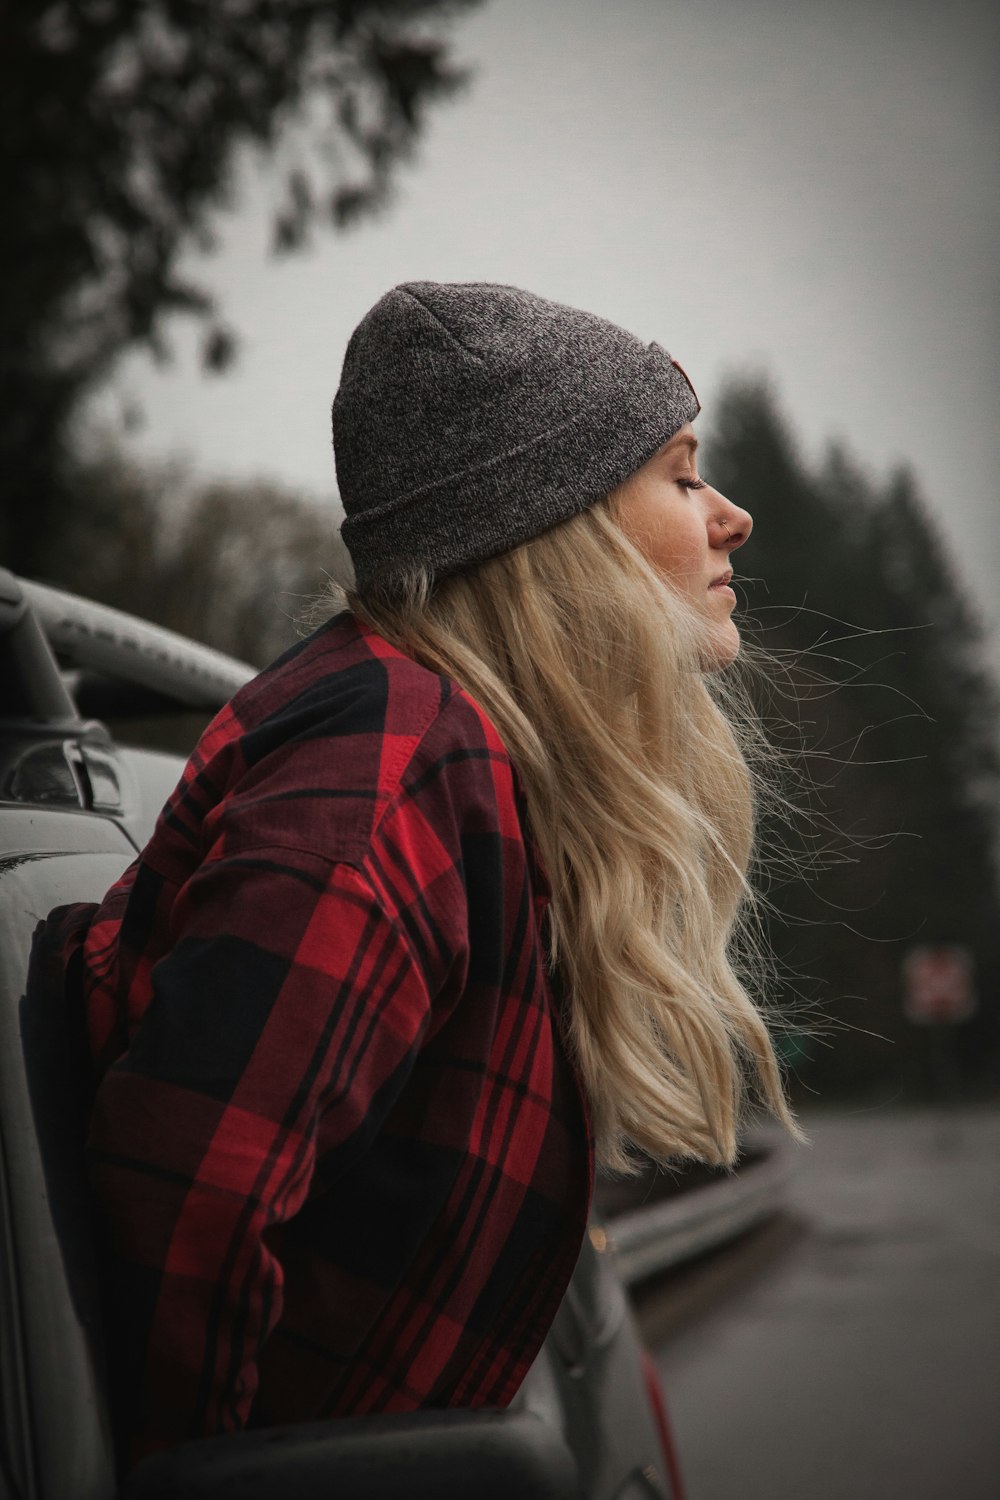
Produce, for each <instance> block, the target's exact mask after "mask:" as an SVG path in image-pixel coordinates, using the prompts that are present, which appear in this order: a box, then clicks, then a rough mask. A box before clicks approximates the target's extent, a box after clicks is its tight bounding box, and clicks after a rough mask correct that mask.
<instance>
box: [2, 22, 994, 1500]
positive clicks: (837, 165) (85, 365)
mask: <svg viewBox="0 0 1000 1500" xmlns="http://www.w3.org/2000/svg"><path fill="white" fill-rule="evenodd" d="M998 22H1000V17H998V7H997V5H996V3H995V0H952V3H951V4H950V5H948V6H946V7H945V6H941V5H940V4H939V3H937V0H799V3H798V4H796V5H794V6H791V5H789V4H788V3H787V0H698V3H694V0H615V3H614V4H611V3H606V0H544V3H541V0H453V3H444V0H394V3H393V0H325V3H320V0H217V3H213V4H206V3H202V0H142V3H130V0H8V3H7V4H6V5H5V6H4V8H3V12H2V16H0V42H2V45H0V85H2V86H0V118H2V121H3V134H4V176H5V198H6V203H5V213H4V219H3V228H2V231H0V247H2V248H0V256H2V261H0V271H2V274H0V309H2V312H0V316H2V320H3V339H2V356H0V358H2V364H0V382H2V385H0V390H2V400H0V458H2V464H0V469H2V475H0V484H2V494H3V510H2V518H0V558H2V560H3V562H4V563H5V564H6V565H7V566H9V567H12V568H13V569H14V570H15V571H17V572H21V573H23V574H25V575H27V576H33V577H38V578H43V579H45V580H47V581H50V582H54V583H57V584H61V585H64V586H66V587H68V588H71V589H74V590H77V591H79V592H81V593H84V594H87V595H90V596H92V597H95V598H97V599H100V600H102V601H104V602H107V603H110V604H114V605H118V606H120V607H122V608H125V609H129V610H133V611H135V612H136V613H139V614H142V615H145V616H146V617H148V618H152V619H154V620H156V621H158V622H160V623H163V624H166V625H169V626H172V627H173V628H176V629H179V630H182V631H184V632H186V633H189V634H191V635H193V636H196V637H198V638H199V639H202V640H205V641H207V642H209V643H210V644H212V645H215V646H217V647H220V648H222V649H224V650H227V651H230V652H232V653H234V654H236V655H237V656H240V657H243V658H245V659H247V660H249V661H252V662H254V663H258V664H263V663H264V662H266V661H267V660H269V659H270V658H271V657H272V656H273V655H275V654H276V653H277V652H278V651H279V650H281V649H282V648H283V647H284V646H285V645H286V644H287V643H289V642H290V641H291V640H293V639H294V638H295V631H296V625H295V619H296V616H297V614H298V613H299V612H300V611H301V610H302V608H303V606H304V605H305V603H306V602H307V600H308V599H309V597H310V596H311V595H313V594H314V593H315V592H316V591H317V590H318V589H319V588H320V587H321V586H322V584H323V581H324V578H325V576H326V575H327V574H328V573H329V574H333V575H338V574H340V573H341V572H342V571H343V568H344V566H345V561H344V556H343V552H342V548H341V547H340V543H339V538H338V536H337V527H338V523H339V519H340V512H339V507H338V502H337V496H336V484H335V476H334V473H333V465H332V458H331V452H330V443H329V417H328V413H329V404H330V400H331V398H332V395H333V392H334V390H335V388H336V384H337V381H338V377H339V371H340V364H341V361H342V358H343V353H344V348H345V345H346V342H347V339H348V337H349V335H350V332H351V330H352V328H353V327H354V326H355V324H356V323H357V322H358V320H359V319H360V318H361V317H362V316H363V314H364V313H365V311H366V310H367V309H368V307H369V306H370V305H371V304H372V303H373V302H374V301H375V300H376V299H377V297H379V296H380V295H381V294H382V292H384V291H385V290H387V289H388V288H389V287H390V286H392V285H393V284H394V283H396V282H398V281H402V280H412V279H420V278H429V279H435V280H495V281H504V282H512V283H515V284H518V285H522V286H525V287H528V288H530V289H531V290H533V291H536V292H538V293H541V294H542V295H545V296H549V297H554V298H557V299H560V300H562V301H567V302H570V303H574V304H576V305H579V306H582V307H585V308H588V309H589V310H591V311H594V312H597V313H600V314H602V315H604V316H606V317H609V318H612V319H613V320H615V321H616V322H619V323H621V324H623V325H625V326H626V327H628V328H630V329H632V330H633V331H634V332H635V333H637V334H639V335H640V336H641V337H643V338H646V339H654V338H655V339H657V340H659V341H660V342H661V343H663V344H664V345H665V346H666V347H667V348H668V349H669V350H670V351H671V352H672V353H673V354H674V355H676V356H677V357H678V358H679V359H680V360H681V362H682V363H683V365H684V367H685V369H686V370H687V371H688V372H689V373H690V375H691V376H692V379H693V380H694V383H695V385H696V387H697V389H698V391H699V394H700V396H701V398H702V403H703V416H702V417H701V418H700V420H699V426H700V428H701V429H702V437H703V440H704V444H705V450H706V451H705V463H704V470H705V472H706V473H707V475H708V477H709V478H710V479H711V480H712V482H713V483H715V484H716V485H717V486H718V487H719V488H720V489H722V490H723V491H724V492H725V493H727V494H729V495H731V496H732V498H734V499H735V500H738V501H739V503H740V504H741V505H744V506H746V507H747V508H748V509H749V510H750V511H751V512H752V513H753V514H754V517H755V520H756V528H755V532H754V537H753V543H752V545H751V546H750V547H748V548H747V549H746V551H745V552H741V553H740V555H739V559H738V562H739V565H740V571H741V573H742V574H743V576H742V577H741V578H739V577H738V579H737V584H738V586H740V587H741V588H742V609H743V621H744V630H745V636H746V639H747V641H748V642H749V643H750V648H751V649H750V650H749V651H748V653H747V654H748V657H750V658H752V657H753V656H754V655H755V654H756V653H759V652H766V653H769V655H770V658H771V662H770V665H769V666H767V667H766V668H765V669H764V671H763V672H762V673H760V674H759V675H758V677H757V679H756V686H755V688H754V691H755V692H757V694H758V695H759V701H760V706H761V709H762V712H763V714H764V717H765V719H766V720H767V722H768V724H769V726H770V729H771V733H772V735H773V738H774V740H775V743H776V745H777V746H778V748H779V751H780V754H779V755H778V756H777V757H776V758H775V765H776V767H777V776H778V781H779V783H780V788H781V790H782V792H783V793H784V795H786V796H787V797H788V798H790V800H791V801H792V803H794V804H795V806H796V807H797V808H798V809H799V811H798V812H797V813H795V814H794V815H793V816H792V818H791V821H790V822H789V821H788V819H786V818H780V817H774V816H772V815H770V814H768V815H767V817H766V819H765V834H766V837H765V841H764V855H763V860H762V867H761V872H760V876H761V882H762V885H763V887H764V890H765V894H766V898H767V910H766V920H767V925H768V928H769V938H770V942H771V945H772V947H773V950H774V953H775V958H776V977H775V985H774V988H775V997H776V999H777V1000H778V1001H779V1002H780V1004H781V1006H782V1007H783V1010H784V1012H785V1015H786V1025H785V1029H784V1032H783V1035H782V1048H783V1051H784V1054H785V1058H786V1062H787V1065H788V1068H789V1077H790V1081H791V1087H792V1091H793V1094H794V1096H795V1099H796V1101H797V1103H798V1104H799V1105H800V1106H803V1107H804V1108H805V1109H806V1110H807V1112H808V1110H809V1109H810V1108H812V1109H813V1110H815V1109H816V1108H817V1107H818V1108H820V1109H825V1110H835V1111H836V1110H840V1112H841V1116H840V1117H841V1118H845V1117H847V1116H851V1117H856V1116H858V1114H859V1112H860V1114H861V1115H862V1116H864V1115H865V1112H869V1111H875V1112H877V1111H879V1110H883V1109H885V1110H888V1109H895V1110H897V1111H898V1110H899V1109H902V1108H904V1107H905V1108H913V1107H917V1108H925V1107H926V1106H928V1105H931V1106H934V1107H935V1108H937V1109H938V1110H951V1109H953V1108H954V1107H955V1106H956V1105H959V1104H961V1105H962V1106H963V1107H964V1108H970V1107H971V1108H978V1109H983V1110H987V1111H988V1110H989V1109H990V1108H991V1106H995V1102H996V1099H997V1093H998V1079H1000V1067H998V1064H1000V902H998V821H997V814H998V808H1000V716H998V704H1000V699H998V688H997V672H998V667H1000V592H998V590H997V586H996V578H997V570H998V565H1000V504H998V495H997V474H998V472H1000V465H998V462H997V458H998V455H997V451H996V449H997V442H996V434H997V421H996V417H997V390H998V382H997V366H998V349H1000V339H998V332H1000V330H998V327H997V309H998V299H997V264H998V257H997V232H996V231H997V219H998V206H1000V193H998V186H1000V183H998V176H1000V173H998V161H997V143H998V141H1000V130H998V124H1000V121H998V114H1000V104H998V101H1000V88H998V78H997V55H998V52H997V41H998V32H1000V24H998ZM188 732H190V726H189V731H188ZM845 1112H846V1115H845ZM990 1117H991V1118H995V1116H990ZM935 1139H937V1138H936V1137H935ZM929 1149H930V1148H929ZM861 1154H862V1155H864V1152H863V1150H862V1153H861ZM939 1165H940V1162H939ZM887 1170H888V1169H887ZM804 1492H805V1491H799V1493H804ZM902 1492H903V1491H899V1493H902ZM953 1492H954V1493H965V1494H972V1493H973V1490H972V1489H971V1488H967V1489H965V1490H960V1489H956V1490H954V1491H953ZM719 1493H720V1494H721V1493H724V1491H722V1490H720V1491H719ZM815 1493H817V1494H819V1493H820V1491H818V1490H817V1491H815ZM823 1493H824V1494H826V1493H827V1491H825V1490H824V1491H823ZM829 1493H831V1494H833V1493H847V1491H846V1490H842V1491H837V1490H831V1491H830V1492H829ZM851 1493H852V1494H861V1493H862V1491H861V1489H858V1488H855V1489H853V1490H851ZM872 1493H873V1494H874V1493H875V1491H874V1490H873V1491H872ZM878 1493H879V1494H884V1495H890V1494H892V1493H895V1492H894V1491H893V1490H892V1489H891V1488H885V1487H883V1488H881V1489H880V1490H878ZM906 1493H908V1494H915V1493H917V1492H916V1491H915V1490H907V1491H906ZM928 1493H930V1491H928ZM936 1493H944V1491H936ZM976 1493H978V1491H976ZM983 1493H985V1491H983Z"/></svg>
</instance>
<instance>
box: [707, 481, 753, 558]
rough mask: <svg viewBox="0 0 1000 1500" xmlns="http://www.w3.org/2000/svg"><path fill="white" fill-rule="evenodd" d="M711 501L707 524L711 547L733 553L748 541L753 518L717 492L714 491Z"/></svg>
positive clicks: (746, 511)
mask: <svg viewBox="0 0 1000 1500" xmlns="http://www.w3.org/2000/svg"><path fill="white" fill-rule="evenodd" d="M713 500H714V504H713V505H712V508H711V520H710V523H709V524H710V527H711V530H710V536H711V539H712V546H713V547H717V548H718V549H719V551H720V552H735V551H736V548H737V547H742V546H743V543H744V542H746V541H748V540H749V538H750V533H751V531H753V516H752V515H751V514H750V512H749V511H748V510H743V509H742V507H741V506H739V505H734V504H733V502H732V501H731V500H727V499H726V497H725V495H720V494H719V492H718V490H716V491H715V493H714V495H713Z"/></svg>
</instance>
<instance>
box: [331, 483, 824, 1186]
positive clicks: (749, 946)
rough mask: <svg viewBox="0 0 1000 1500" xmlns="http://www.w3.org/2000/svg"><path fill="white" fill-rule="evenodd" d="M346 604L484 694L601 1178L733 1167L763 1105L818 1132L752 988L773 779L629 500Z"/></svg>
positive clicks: (349, 596) (347, 597)
mask: <svg viewBox="0 0 1000 1500" xmlns="http://www.w3.org/2000/svg"><path fill="white" fill-rule="evenodd" d="M342 599H343V600H344V601H346V603H347V605H348V607H349V608H350V609H351V610H352V611H353V612H354V613H355V614H357V615H358V616H359V617H360V618H362V619H363V620H365V621H366V622H367V623H368V624H370V625H372V626H373V627H374V628H375V629H376V630H378V631H379V632H380V633H381V634H383V635H384V636H385V637H387V638H388V639H389V640H391V641H392V642H393V643H394V644H396V645H397V646H399V647H400V648H401V649H403V650H404V651H405V652H406V653H407V654H408V655H411V656H413V657H415V658H416V659H418V660H420V661H422V662H423V663H424V664H426V665H428V666H430V667H432V668H434V669H435V670H437V671H441V672H444V673H446V674H448V675H449V676H451V677H453V678H454V679H455V680H456V681H457V682H458V683H459V684H460V685H461V686H462V687H464V688H465V689H466V690H467V691H468V692H469V693H470V694H471V695H472V697H473V698H474V699H475V700H476V702H477V703H479V705H480V706H481V707H482V708H483V709H484V710H485V712H486V713H487V714H488V716H489V717H490V719H491V720H492V722H493V723H494V724H495V726H496V728H497V730H498V731H499V733H500V736H501V738H502V739H503V741H504V744H505V745H506V747H507V750H508V753H509V754H510V756H511V759H512V760H513V762H514V765H515V766H516V768H517V770H518V773H519V775H520V777H521V780H522V783H523V786H524V790H525V796H526V800H527V805H528V812H529V818H530V825H531V828H530V831H531V835H532V838H533V840H534V842H535V845H536V847H537V850H538V852H539V854H540V856H541V859H542V863H543V865H544V867H545V869H546V871H547V873H548V876H549V879H550V881H551V885H552V902H551V907H550V911H549V924H550V926H549V952H550V957H551V962H552V963H553V964H554V965H558V967H559V970H560V977H561V980H562V986H561V987H562V989H563V991H564V993H565V995H566V997H567V1006H568V1014H567V1015H566V1017H565V1022H566V1026H567V1032H568V1036H569V1041H570V1046H571V1049H572V1052H573V1054H574V1058H575V1061H576V1064H577V1067H578V1069H579V1072H580V1075H581V1077H582V1080H583V1084H584V1087H585V1090H586V1093H587V1096H588V1101H589V1104H590V1108H591V1112H592V1118H593V1122H594V1129H595V1135H596V1140H597V1149H598V1157H599V1160H600V1161H601V1162H602V1164H603V1165H604V1166H605V1167H607V1168H609V1169H611V1170H613V1171H618V1172H623V1173H629V1172H633V1171H635V1170H636V1169H637V1168H636V1157H635V1152H634V1151H632V1150H630V1143H631V1144H632V1145H634V1146H636V1147H639V1148H640V1149H641V1150H642V1151H644V1152H646V1153H647V1154H648V1155H649V1156H651V1157H653V1158H654V1159H655V1160H659V1161H665V1160H668V1159H671V1158H677V1157H694V1158H697V1159H700V1160H702V1161H706V1162H712V1163H724V1164H732V1162H733V1161H734V1159H735V1156H736V1149H737V1129H738V1126H739V1123H740V1121H741V1118H742V1116H743V1114H744V1111H745V1106H746V1104H747V1103H748V1100H749V1098H750V1097H751V1096H753V1097H756V1098H757V1099H759V1100H760V1101H762V1102H763V1103H764V1104H765V1105H766V1106H767V1107H768V1108H769V1109H770V1110H771V1112H772V1113H773V1114H774V1115H775V1116H777V1117H778V1118H779V1119H780V1120H781V1121H782V1122H783V1123H784V1124H785V1125H786V1126H787V1127H788V1128H789V1129H790V1130H791V1131H792V1132H793V1134H797V1133H798V1132H797V1129H796V1127H795V1124H794V1121H793V1119H792V1117H791V1115H790V1114H789V1111H788V1107H787V1104H786V1101H785V1097H784V1092H783V1088H782V1084H781V1079H780V1076H779V1071H778V1067H777V1064H776V1060H775V1054H774V1051H773V1048H772V1044H771V1041H770V1038H769V1034H768V1030H767V1027H766V1025H765V1024H764V1021H763V1019H762V1016H761V1013H760V1011H759V1010H758V1009H757V1008H756V1007H755V1005H754V1004H753V1002H752V1001H751V999H750V998H749V995H748V993H747V989H746V987H745V984H744V979H745V977H746V973H745V971H746V968H747V956H748V955H752V953H753V952H754V943H753V940H752V926H751V924H748V923H747V921H746V917H747V914H748V911H749V910H750V909H751V907H752V894H751V891H750V888H749V886H748V882H747V870H748V866H749V861H750V858H751V849H752V842H753V826H754V802H755V798H754V791H753V778H752V776H751V774H750V771H749V769H748V764H747V759H746V757H745V755H744V754H743V753H742V751H741V748H740V743H739V739H738V735H737V733H736V732H735V731H734V727H733V724H732V723H731V722H730V718H729V717H727V715H726V714H724V713H723V711H722V709H721V708H720V706H719V704H718V703H717V702H716V694H715V693H714V692H713V690H710V687H709V685H708V683H707V681H706V677H705V674H704V671H703V670H702V668H703V665H704V654H705V650H706V636H705V625H704V622H703V621H702V620H700V619H699V618H697V617H696V615H695V611H694V610H693V608H692V606H690V605H689V604H687V603H685V602H684V601H683V600H682V599H681V598H680V597H679V596H678V595H677V594H676V593H675V592H674V591H673V590H672V589H671V588H669V587H668V586H666V585H665V584H664V582H663V580H662V579H661V578H660V576H659V575H658V574H657V573H656V572H655V571H654V569H653V568H652V567H651V566H650V565H649V564H648V563H647V562H646V560H645V559H644V557H643V556H642V554H641V553H640V552H639V551H638V550H637V549H636V548H635V547H634V546H633V545H632V544H631V543H630V542H629V540H628V539H627V538H626V536H625V535H624V533H623V532H622V530H621V529H620V528H619V526H618V524H617V522H616V519H615V500H614V497H613V496H612V497H609V499H607V500H605V501H602V502H600V503H599V504H597V505H595V506H593V507H592V508H591V509H589V510H587V511H585V512H583V513H582V514H581V515H578V516H576V517H574V518H573V519H572V520H569V521H566V522H563V523H562V524H560V525H557V526H555V527H553V528H552V529H551V530H548V531H546V532H544V533H543V534H542V535H540V536H538V537H536V538H535V539H533V540H532V541H530V542H527V543H525V544H524V545H523V546H521V547H518V548H516V549H515V550H513V551H510V552H507V553H505V554H503V555H502V556H500V557H495V558H492V559H490V560H489V561H487V562H484V563H482V564H479V565H478V566H476V567H474V568H470V569H467V570H465V571H463V572H459V573H456V574H454V575H452V576H449V577H445V578H444V579H442V580H440V581H438V582H436V583H435V584H434V585H433V587H432V586H430V585H429V584H428V582H427V580H426V578H425V577H422V576H420V575H417V576H415V577H413V578H411V579H409V580H407V581H406V583H405V584H399V583H397V584H396V585H395V586H394V587H393V588H392V589H391V590H390V589H385V590H380V591H374V590H369V591H367V592H366V594H365V595H364V597H361V596H359V595H358V594H357V593H355V592H352V591H351V590H346V591H344V592H343V595H342ZM741 934H742V935H743V937H744V941H743V942H741V941H740V938H741ZM747 934H750V940H749V941H746V936H747ZM749 967H750V969H751V970H752V969H753V967H754V965H753V962H752V959H751V962H750V965H749ZM738 969H742V970H743V971H744V979H741V977H740V973H739V972H738Z"/></svg>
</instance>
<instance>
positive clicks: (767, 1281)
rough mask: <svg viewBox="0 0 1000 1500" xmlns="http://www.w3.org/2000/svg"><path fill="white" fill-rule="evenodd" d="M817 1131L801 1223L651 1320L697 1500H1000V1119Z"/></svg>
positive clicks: (899, 1118) (824, 1123) (664, 1303)
mask: <svg viewBox="0 0 1000 1500" xmlns="http://www.w3.org/2000/svg"><path fill="white" fill-rule="evenodd" d="M805 1123H806V1126H807V1128H808V1129H809V1131H810V1134H811V1136H812V1140H813V1144H812V1146H811V1147H810V1148H808V1149H807V1150H804V1151H802V1152H801V1153H797V1155H796V1175H795V1179H794V1184H793V1188H792V1192H791V1203H790V1213H789V1215H788V1216H786V1217H785V1219H784V1220H783V1221H782V1222H780V1223H778V1224H777V1225H775V1226H772V1228H771V1229H770V1230H769V1231H767V1232H765V1234H764V1235H763V1237H758V1238H757V1239H755V1240H752V1241H751V1242H750V1243H749V1244H748V1245H747V1247H745V1249H744V1250H743V1251H741V1252H739V1253H737V1254H736V1255H730V1256H729V1258H728V1261H724V1262H723V1263H722V1264H721V1265H718V1264H717V1265H716V1266H715V1267H714V1269H713V1268H708V1269H707V1270H706V1269H705V1268H702V1269H701V1270H700V1271H697V1272H695V1273H694V1274H692V1275H691V1276H690V1277H689V1278H688V1281H687V1285H686V1287H683V1286H682V1290H681V1296H680V1300H679V1301H678V1297H677V1294H676V1292H675V1293H673V1294H671V1295H667V1296H665V1297H661V1299H660V1303H661V1305H660V1307H659V1309H657V1305H656V1298H655V1297H654V1298H651V1299H649V1301H648V1302H647V1304H646V1305H645V1306H644V1309H643V1321H644V1326H645V1329H646V1332H647V1336H648V1335H649V1333H650V1332H652V1331H658V1334H659V1337H658V1339H657V1344H658V1349H657V1361H658V1364H659V1366H660V1371H661V1374H662V1375H663V1378H664V1383H665V1387H666V1390H667V1392H668V1395H669V1399H670V1407H671V1414H672V1418H673V1423H674V1428H675V1434H676V1438H677V1443H678V1446H679V1449H680V1453H681V1459H682V1463H683V1467H684V1470H685V1475H686V1479H687V1484H688V1490H689V1495H688V1500H998V1497H1000V1112H986V1111H977V1112H973V1111H969V1112H964V1113H961V1114H957V1115H954V1116H951V1117H948V1118H942V1117H940V1116H935V1115H933V1114H926V1113H925V1114H918V1113H908V1114H902V1113H887V1112H885V1111H873V1112H869V1113H858V1114H855V1115H852V1116H843V1115H836V1116H835V1115H817V1116H814V1117H812V1118H810V1119H808V1120H807V1121H806V1122H805ZM713 1277H714V1278H715V1283H716V1284H714V1285H713V1284H712V1278H713ZM720 1277H724V1278H725V1280H726V1283H727V1285H726V1287H725V1288H724V1289H723V1293H724V1294H723V1295H722V1296H721V1297H720V1295H719V1293H720V1286H719V1284H718V1283H719V1279H720ZM709 1304H710V1305H711V1309H710V1310H709ZM685 1306H686V1308H687V1315H686V1317H685V1318H683V1319H679V1310H680V1311H683V1310H684V1307H685ZM657 1325H658V1327H657Z"/></svg>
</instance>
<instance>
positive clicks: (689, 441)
mask: <svg viewBox="0 0 1000 1500" xmlns="http://www.w3.org/2000/svg"><path fill="white" fill-rule="evenodd" d="M697 447H698V439H697V438H696V437H695V436H694V434H693V433H690V432H686V433H685V434H684V436H683V437H672V438H670V439H669V441H667V442H666V443H664V445H663V447H662V448H661V449H660V450H659V451H660V452H661V453H669V452H671V451H672V450H673V449H675V448H687V449H689V450H690V452H691V453H694V452H695V450H696V449H697Z"/></svg>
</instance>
